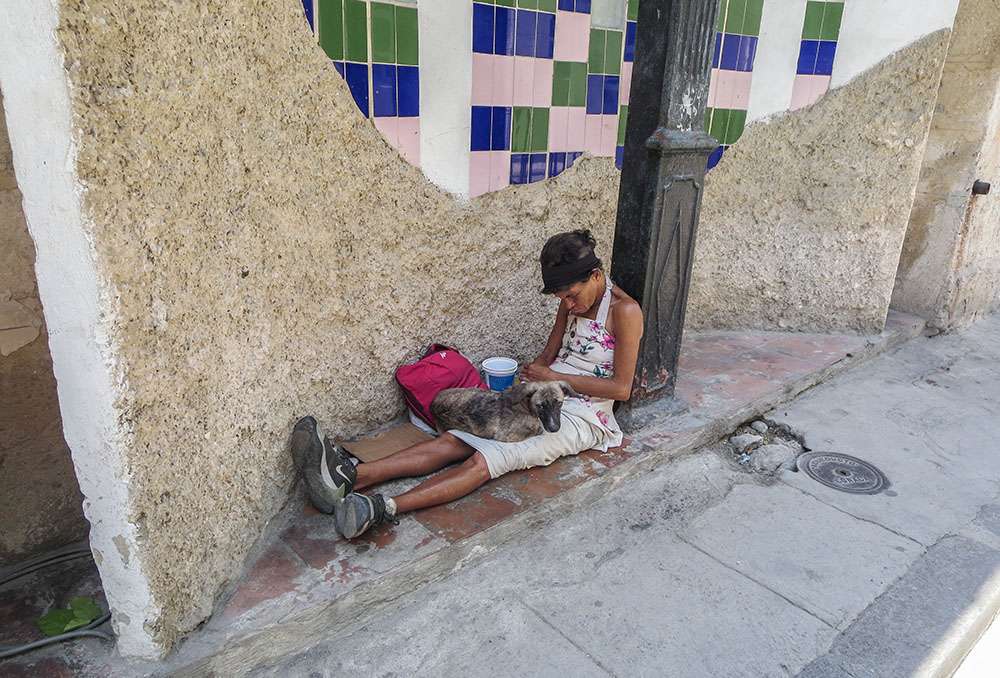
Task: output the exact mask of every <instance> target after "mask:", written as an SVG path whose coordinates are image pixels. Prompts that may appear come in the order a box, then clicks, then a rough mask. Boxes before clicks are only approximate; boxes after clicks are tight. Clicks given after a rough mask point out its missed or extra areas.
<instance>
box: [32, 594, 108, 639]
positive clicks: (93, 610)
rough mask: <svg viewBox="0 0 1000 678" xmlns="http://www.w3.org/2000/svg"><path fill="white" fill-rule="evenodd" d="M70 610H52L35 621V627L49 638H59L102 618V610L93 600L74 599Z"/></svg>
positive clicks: (70, 604)
mask: <svg viewBox="0 0 1000 678" xmlns="http://www.w3.org/2000/svg"><path fill="white" fill-rule="evenodd" d="M69 606H70V609H68V610H52V611H51V612H49V613H48V614H47V615H45V616H44V617H41V618H40V619H36V620H35V625H36V626H37V627H38V628H39V629H40V630H41V632H42V633H44V634H45V635H47V636H50V637H51V636H58V635H59V634H60V633H66V632H67V631H72V630H73V629H78V628H80V627H81V626H86V625H87V624H89V623H90V622H92V621H94V620H95V619H97V618H98V617H100V616H101V608H100V607H98V605H97V604H96V603H95V602H94V599H93V598H74V599H73V600H71V601H70V603H69Z"/></svg>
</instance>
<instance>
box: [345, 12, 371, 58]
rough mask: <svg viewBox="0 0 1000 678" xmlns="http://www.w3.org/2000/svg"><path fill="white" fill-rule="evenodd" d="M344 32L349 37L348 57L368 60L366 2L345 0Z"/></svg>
mask: <svg viewBox="0 0 1000 678" xmlns="http://www.w3.org/2000/svg"><path fill="white" fill-rule="evenodd" d="M344 29H345V30H344V34H345V36H346V37H347V58H348V59H349V60H351V61H361V62H364V63H367V61H368V12H367V7H366V6H365V3H363V2H358V0H344Z"/></svg>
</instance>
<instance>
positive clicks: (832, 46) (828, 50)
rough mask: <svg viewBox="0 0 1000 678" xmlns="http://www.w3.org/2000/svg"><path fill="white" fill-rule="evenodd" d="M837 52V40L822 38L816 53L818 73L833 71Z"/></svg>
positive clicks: (827, 73)
mask: <svg viewBox="0 0 1000 678" xmlns="http://www.w3.org/2000/svg"><path fill="white" fill-rule="evenodd" d="M836 53H837V41H836V40H821V41H820V43H819V51H818V53H817V54H816V75H830V74H831V73H833V57H834V56H835V55H836Z"/></svg>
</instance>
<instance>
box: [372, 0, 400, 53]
mask: <svg viewBox="0 0 1000 678" xmlns="http://www.w3.org/2000/svg"><path fill="white" fill-rule="evenodd" d="M369 7H371V12H372V61H375V62H378V63H382V64H394V63H396V8H395V7H394V6H393V5H387V4H385V3H384V2H373V3H371V4H370V5H369Z"/></svg>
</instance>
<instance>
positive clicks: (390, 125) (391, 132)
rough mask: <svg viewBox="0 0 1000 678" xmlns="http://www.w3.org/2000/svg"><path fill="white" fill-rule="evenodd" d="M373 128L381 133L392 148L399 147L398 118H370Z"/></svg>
mask: <svg viewBox="0 0 1000 678" xmlns="http://www.w3.org/2000/svg"><path fill="white" fill-rule="evenodd" d="M372 120H374V121H375V129H377V130H378V131H379V132H381V133H382V136H384V137H385V140H386V141H388V142H389V144H390V145H391V146H392V147H393V148H399V118H397V117H395V116H394V117H391V118H372Z"/></svg>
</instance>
